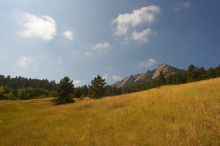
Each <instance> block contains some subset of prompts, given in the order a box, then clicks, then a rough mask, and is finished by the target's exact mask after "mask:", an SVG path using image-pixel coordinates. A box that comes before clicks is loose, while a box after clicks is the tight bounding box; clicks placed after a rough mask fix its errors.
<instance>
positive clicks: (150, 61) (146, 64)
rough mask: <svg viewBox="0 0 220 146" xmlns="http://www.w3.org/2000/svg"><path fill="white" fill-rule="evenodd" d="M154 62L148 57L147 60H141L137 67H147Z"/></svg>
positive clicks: (154, 61)
mask: <svg viewBox="0 0 220 146" xmlns="http://www.w3.org/2000/svg"><path fill="white" fill-rule="evenodd" d="M155 63H156V60H154V59H152V58H150V59H148V60H146V61H141V62H140V63H139V67H142V68H148V67H151V66H153V65H154V64H155Z"/></svg>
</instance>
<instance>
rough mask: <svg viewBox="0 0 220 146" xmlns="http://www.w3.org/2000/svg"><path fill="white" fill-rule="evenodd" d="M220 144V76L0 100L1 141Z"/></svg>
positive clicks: (99, 145) (48, 145)
mask: <svg viewBox="0 0 220 146" xmlns="http://www.w3.org/2000/svg"><path fill="white" fill-rule="evenodd" d="M72 145H73V146H75V145H76V146H148V145H153V146H154V145H155V146H160V145H168V146H181V145H184V146H197V145H205V146H206V145H207V146H209V145H213V146H215V145H216V146H220V78H217V79H212V80H207V81H202V82H196V83H190V84H185V85H177V86H164V87H160V88H156V89H152V90H148V91H144V92H139V93H134V94H127V95H122V96H115V97H108V98H104V99H100V100H92V99H84V100H81V101H77V102H76V103H73V104H68V105H61V106H53V105H52V103H51V102H50V99H40V100H30V101H2V102H0V146H72Z"/></svg>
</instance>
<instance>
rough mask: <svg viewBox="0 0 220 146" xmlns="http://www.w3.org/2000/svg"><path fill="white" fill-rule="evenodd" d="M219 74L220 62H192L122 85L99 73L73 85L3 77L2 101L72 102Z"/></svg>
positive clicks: (63, 81)
mask: <svg viewBox="0 0 220 146" xmlns="http://www.w3.org/2000/svg"><path fill="white" fill-rule="evenodd" d="M215 77H220V65H219V66H217V67H214V68H209V69H205V68H204V67H195V66H194V65H189V67H188V68H187V70H179V71H177V72H175V73H172V74H170V75H167V74H164V73H163V72H161V73H160V75H159V77H158V78H156V79H153V80H151V81H148V80H142V81H139V82H136V83H133V84H130V85H127V86H126V87H123V88H116V87H114V86H111V85H107V84H106V82H105V79H103V78H102V77H101V76H100V75H98V76H96V77H94V79H93V80H92V81H91V84H90V85H84V86H81V87H74V84H73V81H72V80H70V78H69V77H64V78H63V79H61V81H60V82H59V83H58V84H56V82H55V81H48V80H38V79H27V78H23V77H15V78H11V77H10V76H7V77H4V76H2V75H1V76H0V100H1V99H23V100H26V99H32V98H39V97H49V96H53V97H55V98H54V99H53V101H54V102H55V103H57V104H62V103H69V102H73V101H74V100H73V98H82V97H91V98H101V97H103V96H114V95H120V94H125V93H132V92H138V91H142V90H147V89H151V88H155V87H159V86H161V85H174V84H182V83H188V82H194V81H199V80H204V79H210V78H215Z"/></svg>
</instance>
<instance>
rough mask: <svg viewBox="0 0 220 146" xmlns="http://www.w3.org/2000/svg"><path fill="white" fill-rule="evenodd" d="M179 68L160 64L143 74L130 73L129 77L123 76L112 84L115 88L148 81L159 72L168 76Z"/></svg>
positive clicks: (157, 75)
mask: <svg viewBox="0 0 220 146" xmlns="http://www.w3.org/2000/svg"><path fill="white" fill-rule="evenodd" d="M178 70H179V69H177V68H175V67H172V66H170V65H168V64H165V63H163V64H160V65H159V66H158V67H157V68H156V69H154V70H152V71H147V72H145V73H143V74H137V75H131V76H129V77H126V78H124V79H123V80H121V81H118V82H116V83H115V84H113V86H115V87H117V88H122V87H126V86H127V85H129V84H133V83H136V82H139V81H143V80H145V81H150V80H152V79H156V78H158V77H159V76H160V73H161V72H163V74H165V76H168V75H170V74H173V73H175V72H177V71H178Z"/></svg>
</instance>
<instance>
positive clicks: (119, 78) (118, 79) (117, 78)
mask: <svg viewBox="0 0 220 146" xmlns="http://www.w3.org/2000/svg"><path fill="white" fill-rule="evenodd" d="M112 79H113V80H114V81H120V80H122V77H121V76H116V75H114V76H112Z"/></svg>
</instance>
